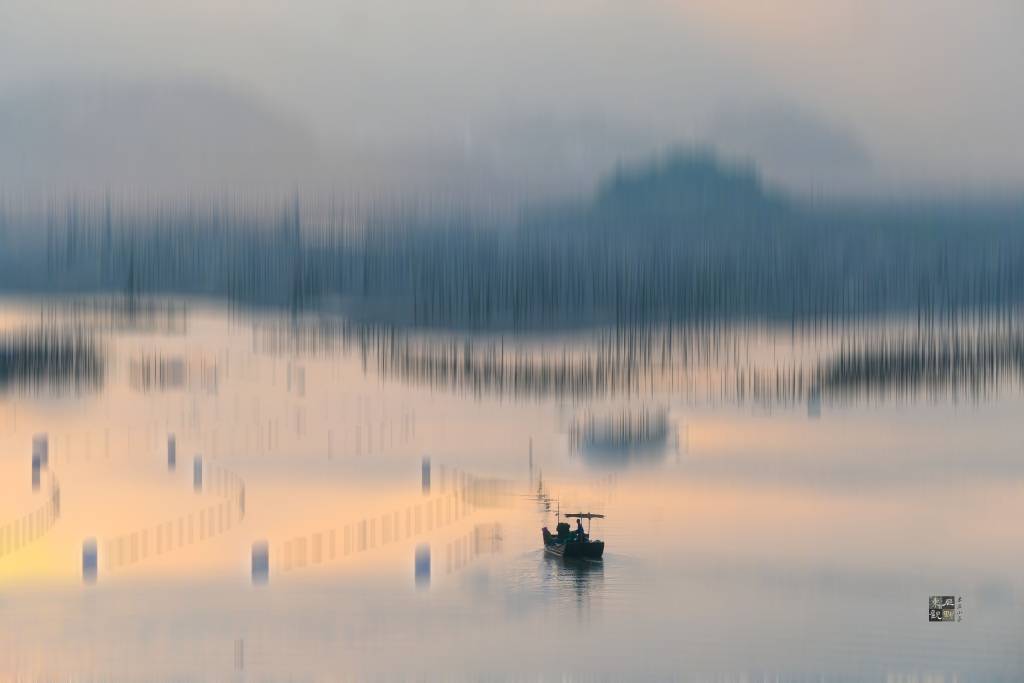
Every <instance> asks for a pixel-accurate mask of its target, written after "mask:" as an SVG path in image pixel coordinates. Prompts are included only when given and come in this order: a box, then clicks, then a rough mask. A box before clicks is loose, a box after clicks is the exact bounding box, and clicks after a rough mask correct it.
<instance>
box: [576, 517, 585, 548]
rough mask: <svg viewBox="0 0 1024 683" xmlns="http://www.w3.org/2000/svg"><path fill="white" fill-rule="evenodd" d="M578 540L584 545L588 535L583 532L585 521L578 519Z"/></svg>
mask: <svg viewBox="0 0 1024 683" xmlns="http://www.w3.org/2000/svg"><path fill="white" fill-rule="evenodd" d="M576 540H577V541H579V542H580V543H582V542H583V541H585V540H587V534H586V532H584V531H583V520H582V519H580V518H579V517H577V518H576Z"/></svg>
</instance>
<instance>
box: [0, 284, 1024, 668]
mask: <svg viewBox="0 0 1024 683" xmlns="http://www.w3.org/2000/svg"><path fill="white" fill-rule="evenodd" d="M113 317H114V318H116V317H117V316H113ZM308 323H309V321H295V320H291V319H285V320H280V319H276V318H273V317H270V316H265V315H259V314H253V315H248V314H239V313H229V312H227V311H225V310H221V309H217V308H214V307H210V306H203V305H199V304H195V303H192V304H190V305H188V306H182V307H179V308H175V309H174V310H173V311H172V312H170V313H167V314H166V315H158V316H149V317H147V319H146V321H145V324H140V323H139V319H138V318H135V319H133V320H132V321H129V322H125V321H124V320H112V319H111V317H110V316H103V315H98V314H96V313H95V311H93V312H85V313H83V311H82V310H77V311H73V310H68V309H66V308H65V309H55V308H54V307H52V306H51V305H49V304H47V303H46V302H38V301H10V300H8V301H6V302H5V303H4V306H3V312H2V314H0V329H2V330H8V331H10V330H19V329H34V328H38V327H39V326H40V325H43V326H50V327H51V328H53V327H56V328H61V329H68V326H69V325H71V326H73V327H74V328H75V329H78V330H80V331H81V330H85V332H83V334H88V335H90V338H94V339H95V343H96V344H97V348H98V349H99V353H101V354H102V358H103V359H104V366H103V372H102V377H101V380H100V381H99V382H74V381H68V382H62V381H45V382H40V383H32V382H29V383H26V382H10V383H8V385H7V386H5V387H3V388H0V474H2V476H3V481H4V488H3V491H4V494H5V495H4V496H3V497H2V498H0V525H2V526H0V680H26V681H35V680H40V681H51V680H103V681H106V680H209V681H224V680H254V681H255V680H259V681H265V680H267V681H269V680H274V681H277V680H301V681H320V680H337V679H350V678H359V679H364V678H374V679H406V678H416V679H446V680H450V679H479V678H491V679H505V678H520V679H536V678H546V679H561V678H563V677H565V678H569V679H595V680H605V679H609V680H623V679H632V680H636V679H666V678H671V679H681V680H721V681H741V680H763V679H766V680H777V679H778V680H863V679H874V680H879V679H884V680H894V681H924V680H930V681H953V680H1007V681H1009V680H1021V679H1022V678H1024V645H1022V643H1024V609H1022V601H1021V598H1022V596H1024V571H1022V569H1024V530H1022V522H1021V520H1024V496H1022V495H1021V494H1022V493H1024V459H1022V454H1024V423H1022V422H1021V418H1020V416H1021V415H1022V414H1024V412H1022V411H1024V400H1022V397H1021V393H1020V391H1019V381H1020V378H1019V374H1015V372H1016V370H1015V369H1014V367H1013V364H1012V362H1011V363H1009V364H1008V365H1007V364H1004V365H999V363H998V362H996V363H995V364H994V365H993V366H992V367H991V368H989V369H988V370H985V371H984V372H982V373H981V375H984V377H985V379H984V381H981V382H980V383H979V382H978V381H977V377H978V376H979V375H978V373H977V372H974V371H973V370H971V369H968V370H967V371H964V372H951V373H949V376H948V377H945V379H943V378H940V379H938V380H935V378H932V379H933V381H932V382H931V383H930V384H928V385H927V386H924V387H923V388H922V386H921V385H919V384H914V380H913V379H911V380H906V382H904V384H905V386H904V385H901V384H900V382H899V381H895V385H896V386H895V387H894V386H893V382H889V383H886V382H881V383H877V382H876V384H879V387H878V388H877V390H871V389H870V387H869V389H868V390H864V391H854V392H852V393H849V394H846V395H838V394H836V393H834V392H833V393H830V392H829V391H827V390H826V388H823V387H820V386H817V385H813V386H812V384H813V382H810V380H807V381H806V382H805V383H804V384H805V386H803V387H802V388H801V389H800V390H799V391H797V390H793V391H790V390H785V391H778V390H777V388H778V387H779V386H783V384H784V383H782V384H780V383H779V382H778V381H777V380H771V381H772V382H775V383H774V384H773V385H772V386H773V387H775V388H776V389H773V390H772V391H768V390H765V389H764V386H763V384H762V383H761V382H762V380H757V381H756V382H755V381H754V380H752V379H751V378H752V377H755V378H756V377H761V378H771V377H776V378H777V377H778V376H780V373H781V374H782V375H785V376H789V375H786V373H792V372H796V371H797V369H804V370H807V369H808V368H812V367H814V366H815V364H818V365H820V364H821V363H827V362H828V359H829V358H830V357H831V356H830V354H835V353H840V352H841V350H842V348H843V343H844V342H843V340H844V339H847V338H848V337H850V336H851V335H853V334H854V333H853V332H850V331H845V330H842V329H839V330H832V331H830V332H828V333H827V334H825V335H817V336H814V337H813V338H809V337H807V336H806V335H804V336H801V335H800V334H797V333H794V332H792V331H789V330H787V331H778V332H765V331H762V332H759V333H754V332H751V331H749V330H746V331H744V330H740V331H735V330H734V331H732V332H728V333H726V332H722V331H719V332H716V334H715V335H713V336H712V337H710V338H709V339H708V340H706V341H702V342H700V344H697V345H695V346H694V347H693V348H698V347H699V348H701V349H704V352H703V353H701V354H696V353H694V354H691V355H689V356H688V358H689V361H688V362H687V363H675V364H672V363H665V362H664V361H663V360H657V361H652V360H651V359H650V358H648V357H646V356H644V357H642V358H638V357H637V356H636V355H635V354H634V355H633V356H629V355H628V354H627V355H626V356H623V357H622V358H620V361H622V362H621V363H620V364H619V365H617V366H616V369H615V370H614V372H617V373H621V372H622V367H624V366H631V365H630V364H632V366H631V368H632V369H631V370H630V372H634V371H635V373H636V374H637V376H640V375H642V377H641V378H640V379H637V377H635V376H633V375H630V376H629V378H627V379H626V380H623V381H622V382H619V383H618V384H615V385H614V386H611V385H602V386H604V387H605V388H604V389H603V390H602V391H593V390H583V389H580V387H581V386H584V385H586V383H584V385H581V384H580V383H579V382H576V381H575V380H573V381H563V382H562V383H561V384H558V383H553V384H552V383H549V384H546V385H545V387H546V388H544V389H541V390H537V391H514V390H510V388H509V387H510V386H511V385H510V384H508V383H504V384H502V383H495V382H489V383H488V382H480V381H473V379H472V378H473V377H477V379H479V376H478V375H473V373H471V372H469V371H468V370H467V368H468V365H467V358H468V357H469V356H474V357H476V356H479V357H481V358H486V357H488V353H490V352H489V351H488V350H487V349H489V348H493V345H494V344H495V343H498V344H508V346H507V348H505V351H506V353H507V356H505V357H504V358H505V360H503V361H502V362H503V363H506V364H507V365H509V366H514V367H518V368H519V372H520V373H524V372H526V370H524V368H526V367H527V366H530V367H538V365H537V364H538V363H541V362H542V361H540V360H538V359H543V358H548V359H549V360H550V362H551V363H552V364H553V365H552V367H554V366H557V365H558V363H564V362H567V361H565V359H566V358H567V357H568V358H570V359H572V358H584V359H585V358H586V356H587V353H588V349H587V342H586V340H582V341H581V340H579V339H574V338H572V337H569V338H563V339H557V340H544V339H540V338H537V339H531V340H518V341H516V340H497V341H496V340H494V339H490V340H484V341H481V340H479V339H476V340H473V343H474V344H476V345H477V346H476V347H474V348H475V349H477V350H475V351H473V352H472V353H470V352H469V351H467V350H466V348H467V347H465V346H461V344H462V343H463V342H462V341H460V342H459V343H458V344H456V346H459V347H460V348H462V349H463V351H462V354H463V355H462V356H459V359H458V362H459V363H460V364H461V365H458V364H457V365H458V367H460V368H461V370H459V371H457V372H455V371H453V370H452V369H451V367H449V368H448V369H447V370H445V371H444V372H442V371H440V370H438V367H439V366H438V364H437V363H433V364H431V365H430V368H432V369H431V370H430V372H426V371H424V370H423V364H422V363H420V364H418V365H417V364H409V363H404V364H403V363H396V362H395V359H396V358H397V355H396V354H395V353H394V352H393V346H392V347H389V348H390V349H392V350H391V351H388V352H387V353H389V354H391V355H390V356H388V357H387V358H388V359H390V360H386V359H385V352H384V351H381V349H382V348H383V346H382V345H381V344H380V343H379V340H376V341H374V340H371V341H369V342H367V341H366V340H365V338H364V340H363V343H360V342H359V340H358V339H355V340H353V338H352V336H351V335H350V336H349V337H344V335H341V336H336V335H335V332H336V330H335V329H334V328H333V327H331V329H329V330H327V331H326V332H325V331H324V329H323V328H322V327H321V328H319V331H318V332H317V333H316V334H315V335H314V337H315V339H316V343H308V341H309V338H310V335H309V334H308V328H309V324H308ZM887 325H891V323H887ZM314 326H315V325H314ZM883 327H885V326H882V325H880V326H879V328H883ZM897 327H898V326H897ZM303 330H305V331H306V333H304V332H303ZM878 333H879V332H878V329H876V330H873V331H872V332H871V334H875V335H876V336H877V334H878ZM857 334H861V335H862V336H863V330H861V331H859V332H857ZM325 335H326V336H329V337H331V342H330V343H325V342H324V338H325ZM357 336H358V335H357ZM869 336H870V335H869ZM268 340H270V341H272V342H273V343H270V342H268ZM282 340H283V341H282ZM303 340H305V342H304V341H303ZM449 343H450V340H449V341H445V342H437V341H436V340H434V341H430V340H429V338H427V341H424V340H423V338H420V339H418V341H417V342H416V344H414V346H415V349H416V350H417V351H416V353H417V354H419V355H417V356H416V357H417V358H419V359H421V360H422V359H423V358H426V357H428V356H429V355H430V354H431V353H433V354H435V355H438V354H440V355H443V353H447V352H442V351H438V349H446V348H450V345H449V346H446V344H449ZM431 344H433V346H431ZM676 344H677V345H678V344H680V342H678V341H677V342H676ZM712 347H713V348H714V349H715V352H714V353H711V352H709V351H708V350H707V349H708V348H712ZM403 348H404V349H405V351H403V353H406V352H407V351H408V349H407V348H406V347H403ZM674 348H676V349H677V351H676V353H677V357H678V354H679V353H681V352H679V351H678V348H680V347H679V346H676V347H674ZM432 349H433V350H432ZM513 349H518V351H519V355H518V356H517V355H516V354H515V353H513ZM474 354H476V355H474ZM531 354H532V355H531ZM641 355H642V354H641ZM669 355H671V353H670V354H669ZM662 357H663V355H658V358H659V359H661V358H662ZM623 358H624V359H625V360H623ZM524 359H525V360H524ZM435 360H436V358H435ZM958 362H959V361H958ZM570 365H572V367H574V368H576V370H575V371H579V372H582V370H580V368H583V367H585V366H586V363H583V362H582V361H581V362H580V363H575V365H573V364H572V363H570ZM633 366H635V367H633ZM1004 366H1005V367H1004ZM562 367H563V368H564V367H565V366H564V365H563V366H562ZM887 367H888V366H887ZM961 370H962V368H961ZM575 371H574V372H575ZM570 374H571V373H570ZM812 374H813V373H811V372H810V371H809V370H807V374H806V376H807V377H811V376H812ZM521 376H525V375H521ZM566 376H568V375H564V374H563V379H564V377H566ZM910 376H911V377H912V378H913V377H914V376H916V375H914V374H913V372H911V373H910ZM965 376H967V377H969V378H973V379H969V381H967V382H966V386H964V382H963V381H958V378H959V379H960V380H962V379H963V378H964V377H965ZM467 378H468V379H467ZM620 379H621V378H620ZM876 379H877V378H876ZM890 379H892V378H890ZM530 381H533V380H530ZM763 381H764V382H769V380H768V379H764V380H763ZM613 384H614V383H613ZM755 385H757V386H760V387H761V389H762V390H761V391H754V390H753V389H754V388H755ZM520 386H521V385H520ZM787 386H788V385H787ZM979 386H980V390H979ZM773 397H774V398H773ZM34 439H35V445H34ZM169 439H172V440H173V447H170V446H169ZM169 448H170V449H172V450H173V454H174V462H173V463H171V462H170V453H169ZM34 449H36V452H37V455H38V454H39V452H40V449H44V450H45V455H46V457H45V461H46V462H44V463H38V464H37V465H36V466H35V468H34V467H33V451H34ZM34 469H35V471H34ZM559 510H560V511H561V512H563V513H564V512H567V511H580V510H582V511H588V510H589V511H594V512H600V513H603V514H605V515H606V519H604V520H596V521H595V522H594V527H593V535H594V536H598V537H601V538H603V539H604V540H605V541H606V543H607V551H606V555H605V558H604V561H603V562H601V563H591V564H582V565H573V564H565V563H563V562H561V561H558V560H555V559H553V558H550V557H547V556H545V554H544V553H543V552H542V550H541V532H540V529H541V527H542V526H545V525H547V526H549V527H552V528H553V525H554V524H555V516H554V515H555V512H556V511H559ZM92 543H94V544H95V545H94V546H92ZM91 547H95V553H94V554H93V552H92V550H91ZM262 548H265V549H266V566H267V569H266V573H265V574H264V573H263V572H262V571H261V570H260V569H259V568H258V566H257V568H255V569H254V553H255V554H256V555H257V556H258V559H262V557H263V552H262V550H261V549H262ZM83 555H85V558H83ZM93 557H95V575H94V577H93V576H92V575H91V571H92V570H91V568H86V569H84V568H83V563H84V564H85V565H91V563H92V558H93ZM258 564H259V562H257V565H258ZM930 595H955V596H960V597H962V598H963V605H964V610H963V620H962V621H960V622H958V623H951V624H936V623H929V622H928V618H927V617H928V612H927V607H928V597H929V596H930Z"/></svg>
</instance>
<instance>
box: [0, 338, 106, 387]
mask: <svg viewBox="0 0 1024 683" xmlns="http://www.w3.org/2000/svg"><path fill="white" fill-rule="evenodd" d="M104 368H105V360H104V353H103V350H102V349H101V348H100V345H99V343H98V341H97V340H96V339H95V338H94V337H92V336H90V335H87V334H84V333H83V332H82V331H81V330H75V329H73V328H69V329H63V328H42V329H33V330H22V331H19V332H0V392H3V391H5V390H8V389H11V388H15V389H21V390H39V389H48V390H53V391H58V392H59V391H65V390H76V391H81V390H95V389H99V388H100V387H101V386H102V383H103V377H104Z"/></svg>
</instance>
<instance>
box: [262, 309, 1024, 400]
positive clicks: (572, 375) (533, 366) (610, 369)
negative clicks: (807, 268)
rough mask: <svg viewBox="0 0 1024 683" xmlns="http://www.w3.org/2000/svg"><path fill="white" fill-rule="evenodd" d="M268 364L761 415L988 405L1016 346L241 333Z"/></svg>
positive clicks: (332, 329)
mask: <svg viewBox="0 0 1024 683" xmlns="http://www.w3.org/2000/svg"><path fill="white" fill-rule="evenodd" d="M254 341H256V343H257V344H258V348H259V349H260V350H261V351H263V352H266V353H271V354H301V355H303V356H308V357H314V358H315V357H325V356H331V355H336V354H343V355H344V354H354V355H355V356H357V357H358V358H359V359H360V361H361V363H362V366H363V369H364V371H366V372H375V373H378V374H379V375H381V376H383V377H385V378H395V379H398V380H400V381H402V382H404V383H406V384H410V385H424V386H430V387H434V388H443V389H446V390H449V391H456V392H469V393H471V394H473V395H478V396H479V395H484V394H495V395H500V396H508V397H514V398H531V399H537V398H545V397H556V398H570V399H574V400H597V399H602V398H614V397H624V398H637V397H643V396H648V395H663V394H671V395H673V396H675V397H676V398H677V399H685V400H687V401H689V402H702V401H723V402H731V403H747V402H752V403H757V404H762V405H784V406H789V405H795V404H806V405H807V410H808V413H809V414H810V415H812V416H813V415H816V414H818V413H820V406H821V404H822V402H825V403H834V402H849V401H850V400H859V401H863V400H873V399H878V398H882V399H884V398H897V399H904V398H935V397H939V396H944V397H947V398H956V397H958V396H961V395H962V396H965V397H969V398H973V399H981V398H986V397H992V396H994V395H996V394H997V393H998V392H999V391H1001V390H1008V391H1011V392H1017V391H1020V390H1021V388H1022V381H1024V380H1022V377H1024V335H1022V334H1021V333H1019V332H1018V331H1017V330H1016V328H1015V327H1014V326H1013V324H1012V320H1011V319H1009V318H1005V317H993V318H984V317H972V318H970V319H969V320H959V319H952V320H951V319H942V320H917V321H916V322H911V321H899V320H896V321H893V320H879V321H859V322H858V321H854V322H849V323H847V324H844V325H821V326H818V325H814V326H808V327H800V328H797V327H785V328H781V327H771V326H765V325H758V324H736V325H735V326H727V325H720V324H715V325H706V326H704V325H688V326H685V327H637V328H627V329H613V330H605V331H600V330H599V331H596V332H588V333H587V334H581V335H577V336H573V335H565V334H563V335H558V336H553V337H550V338H543V337H527V338H522V337H514V336H513V337H505V336H500V335H468V336H467V335H462V336H453V335H445V334H441V333H433V334H430V333H419V332H415V331H413V330H406V329H402V328H396V327H386V326H378V325H372V324H360V323H355V322H352V321H349V320H343V319H339V320H332V319H324V318H316V319H302V318H298V319H292V320H291V321H289V322H288V323H287V324H285V323H283V322H281V321H277V320H274V319H270V320H266V319H264V320H260V321H258V322H257V323H256V324H255V325H254Z"/></svg>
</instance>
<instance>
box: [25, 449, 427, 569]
mask: <svg viewBox="0 0 1024 683" xmlns="http://www.w3.org/2000/svg"><path fill="white" fill-rule="evenodd" d="M37 441H38V443H41V444H42V446H39V447H38V449H39V450H38V453H37ZM48 460H49V449H48V445H47V443H46V435H42V436H41V437H39V436H37V437H35V438H33V440H32V472H33V476H32V481H33V488H38V485H37V483H36V482H37V478H38V475H37V471H36V470H37V467H36V463H37V461H38V462H42V463H46V462H48ZM177 461H178V444H177V440H176V439H175V437H174V435H173V434H172V435H170V436H168V437H167V470H168V471H170V472H173V471H174V470H175V468H176V467H177ZM420 477H421V488H422V490H423V494H424V495H429V494H430V458H429V457H428V456H424V457H423V462H422V465H421V468H420ZM192 488H193V490H195V491H196V492H200V491H202V490H203V456H201V455H197V456H195V457H194V458H193V459H192ZM98 563H99V551H98V550H97V543H96V539H95V538H87V539H86V540H85V541H83V542H82V580H83V581H84V582H85V583H87V584H92V583H95V582H96V577H97V575H98ZM415 572H416V586H417V587H418V588H424V587H428V586H429V585H430V544H428V543H421V544H420V545H418V546H417V547H416V560H415ZM250 573H251V577H252V583H253V585H257V586H260V585H265V584H266V583H267V582H268V581H269V580H270V544H269V543H267V541H265V540H260V541H256V542H254V543H253V544H252V560H251V569H250Z"/></svg>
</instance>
